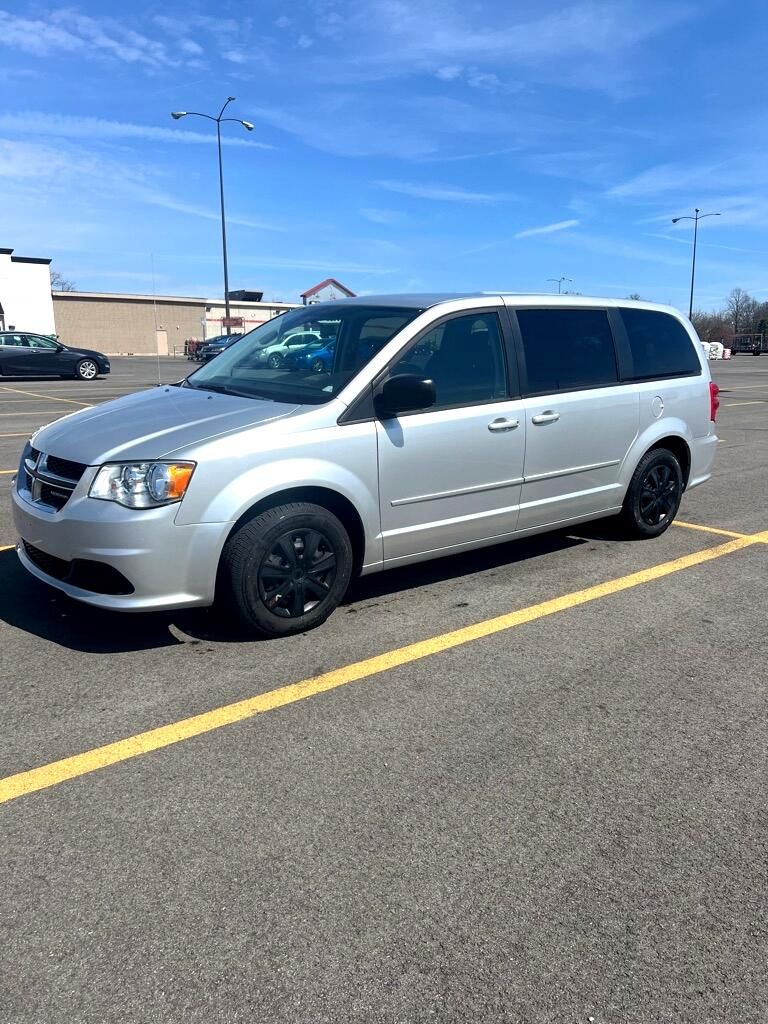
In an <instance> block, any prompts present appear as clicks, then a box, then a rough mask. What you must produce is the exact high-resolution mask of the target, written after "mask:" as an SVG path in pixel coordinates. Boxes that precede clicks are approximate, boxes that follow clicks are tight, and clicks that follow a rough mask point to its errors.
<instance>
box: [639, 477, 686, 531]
mask: <svg viewBox="0 0 768 1024" xmlns="http://www.w3.org/2000/svg"><path fill="white" fill-rule="evenodd" d="M677 490H678V482H677V479H676V477H675V474H674V473H673V472H672V469H671V467H670V466H667V465H664V464H662V465H660V466H653V467H652V468H651V469H649V470H648V472H647V473H646V474H645V476H644V477H643V480H642V483H641V485H640V500H639V507H640V515H641V517H642V520H643V522H644V523H647V525H648V526H658V525H659V523H661V522H662V521H663V520H664V519H666V518H667V517H668V516H669V514H670V513H671V512H672V510H673V509H674V508H675V507H676V504H677Z"/></svg>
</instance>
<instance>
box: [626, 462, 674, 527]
mask: <svg viewBox="0 0 768 1024" xmlns="http://www.w3.org/2000/svg"><path fill="white" fill-rule="evenodd" d="M682 497H683V471H682V469H681V468H680V463H679V462H678V461H677V459H676V458H675V456H674V455H673V454H672V452H671V451H669V450H668V449H666V448H655V449H652V450H651V451H649V452H646V454H645V455H644V456H643V457H642V459H641V460H640V462H639V464H638V467H637V469H636V470H635V472H634V474H633V475H632V480H631V481H630V484H629V488H628V489H627V496H626V498H625V499H624V507H623V508H622V510H621V514H620V515H619V517H618V518H619V523H620V529H621V532H622V533H623V534H624V535H625V536H627V537H632V538H641V539H650V538H651V537H659V536H660V535H661V534H662V533H664V531H665V530H667V529H668V528H669V527H670V526H671V524H672V522H673V520H674V518H675V516H676V515H677V510H678V508H679V507H680V501H681V499H682Z"/></svg>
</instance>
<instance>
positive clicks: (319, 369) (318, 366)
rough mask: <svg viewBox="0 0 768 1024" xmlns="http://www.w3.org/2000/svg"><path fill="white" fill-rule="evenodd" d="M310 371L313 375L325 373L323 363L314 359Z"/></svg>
mask: <svg viewBox="0 0 768 1024" xmlns="http://www.w3.org/2000/svg"><path fill="white" fill-rule="evenodd" d="M312 370H313V371H314V372H315V373H325V363H324V362H323V360H322V359H315V361H314V362H313V363H312Z"/></svg>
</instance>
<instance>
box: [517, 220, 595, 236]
mask: <svg viewBox="0 0 768 1024" xmlns="http://www.w3.org/2000/svg"><path fill="white" fill-rule="evenodd" d="M578 224H579V222H578V221H577V220H559V221H557V222H556V223H555V224H542V226H541V227H539V228H526V229H525V231H518V232H517V234H516V235H515V236H514V237H515V238H531V236H532V235H551V234H554V232H555V231H567V230H568V228H575V227H577V226H578Z"/></svg>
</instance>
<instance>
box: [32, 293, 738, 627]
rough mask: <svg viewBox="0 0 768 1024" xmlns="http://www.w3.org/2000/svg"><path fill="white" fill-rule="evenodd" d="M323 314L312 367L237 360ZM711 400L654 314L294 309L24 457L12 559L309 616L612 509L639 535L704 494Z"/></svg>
mask: <svg viewBox="0 0 768 1024" xmlns="http://www.w3.org/2000/svg"><path fill="white" fill-rule="evenodd" d="M319 320H322V323H323V332H324V340H325V341H326V342H327V343H328V344H329V345H331V344H332V346H333V348H332V351H333V355H332V362H331V363H329V365H328V368H327V370H325V371H323V372H318V371H317V370H316V369H313V368H310V367H307V366H302V365H301V364H299V365H298V366H296V367H294V368H290V369H289V368H285V367H283V368H273V367H270V366H268V365H264V364H263V363H262V362H261V360H260V358H259V354H260V353H261V352H262V351H263V350H264V349H267V348H269V347H271V346H275V345H276V344H279V342H280V339H281V338H282V337H284V336H285V335H290V334H293V333H295V332H296V330H297V329H301V327H302V326H303V325H305V324H306V323H310V322H311V323H316V322H318V321H319ZM717 404H718V402H717V387H716V386H715V385H714V384H712V383H711V381H710V375H709V368H708V365H707V361H706V360H705V358H704V355H703V351H702V347H701V345H700V344H699V342H698V339H697V338H696V335H695V332H694V330H693V328H692V327H691V325H690V323H689V322H688V321H687V320H684V319H683V318H682V317H681V316H680V314H678V313H677V312H676V311H675V310H673V309H669V308H666V307H661V306H654V305H651V304H649V303H641V302H622V301H615V300H610V299H589V298H581V297H579V298H576V297H573V296H570V295H568V296H566V295H564V296H562V297H559V296H555V297H546V298H543V297H541V296H520V295H485V294H483V295H467V296H461V297H456V296H427V295H417V296H413V295H398V296H387V297H384V298H371V297H367V298H359V299H350V300H344V301H340V302H335V303H327V304H323V305H318V306H312V307H308V308H301V309H296V310H294V311H292V312H290V313H286V314H284V315H283V316H281V317H278V318H277V319H275V320H272V321H270V322H269V323H267V324H264V325H263V326H261V327H259V328H257V329H256V330H254V331H252V332H251V333H250V334H247V335H245V336H243V337H242V338H241V339H239V340H238V341H236V342H235V344H234V345H232V346H230V347H229V348H228V349H227V350H226V351H225V352H223V353H222V354H221V355H220V356H218V357H217V358H216V359H215V360H214V361H212V362H211V363H209V364H208V365H206V366H203V367H201V368H200V369H198V370H196V371H195V372H194V373H192V374H191V375H190V376H189V377H188V378H187V379H186V380H183V381H180V382H178V383H176V384H172V385H168V386H162V387H159V388H154V389H152V390H150V391H144V392H141V393H138V394H133V395H129V396H127V397H125V398H119V399H117V400H116V401H113V402H108V403H105V404H103V405H99V406H97V407H95V408H91V409H86V410H83V411H81V412H76V413H74V414H73V415H70V416H66V417H64V418H63V419H61V420H58V421H56V422H55V423H52V424H50V425H49V426H47V427H44V428H42V429H41V430H39V431H38V432H37V433H36V434H35V435H34V436H33V437H32V438H31V440H30V441H29V443H28V444H27V446H26V448H25V450H24V453H23V456H22V459H21V464H20V467H19V473H18V477H17V481H16V486H15V487H14V489H13V507H14V517H15V522H16V527H17V529H18V532H19V534H20V536H21V541H20V543H19V545H18V554H19V558H20V559H21V561H22V562H23V564H24V565H25V566H26V568H27V569H28V570H29V571H30V572H31V573H33V574H34V575H35V576H37V577H39V578H40V579H42V580H45V581H46V582H47V583H49V584H51V585H52V586H54V587H58V588H59V589H60V590H63V591H64V592H65V593H67V594H69V595H71V596H72V597H75V598H78V599H79V600H81V601H86V602H88V603H90V604H93V605H98V606H100V607H103V608H112V609H124V610H129V611H142V610H147V609H157V608H181V607H189V606H199V605H210V604H212V603H213V602H214V601H217V602H223V603H225V604H228V605H229V606H230V608H231V609H232V610H233V612H234V614H235V615H236V616H237V618H238V619H239V620H240V621H242V622H243V623H244V624H245V625H246V626H247V627H248V628H249V629H251V630H252V631H254V632H257V633H262V634H267V635H273V636H276V635H284V634H288V633H296V632H300V631H303V630H306V629H309V628H311V627H313V626H316V625H318V624H319V623H321V622H323V621H324V619H325V618H326V617H327V616H328V615H329V614H330V613H331V612H332V611H333V609H334V608H335V607H336V606H337V605H338V604H339V602H340V601H341V600H342V598H343V596H344V593H345V591H346V589H347V586H348V584H349V582H350V580H351V578H352V577H353V576H354V575H355V574H356V573H363V574H364V573H371V572H376V571H378V570H380V569H386V568H389V567H391V566H399V565H406V564H409V563H414V562H420V561H423V560H424V559H428V558H434V557H436V556H440V555H446V554H451V553H454V552H459V551H466V550H468V549H470V548H476V547H481V546H483V545H489V544H496V543H499V542H501V541H508V540H511V539H513V538H516V537H524V536H527V535H530V534H534V533H539V532H542V531H545V530H553V529H558V528H561V527H564V526H570V525H572V524H576V523H581V522H585V521H587V520H592V519H598V518H601V517H607V516H616V517H618V518H619V520H620V521H621V523H622V524H623V526H624V528H625V529H626V530H627V531H628V532H629V533H630V534H632V535H635V536H640V537H656V536H658V535H659V534H661V533H662V532H663V531H664V530H666V528H667V527H668V526H669V524H670V523H671V522H672V520H673V518H674V516H675V514H676V512H677V508H678V505H679V503H680V499H681V496H682V493H683V491H684V490H685V488H690V487H694V486H696V485H698V484H701V483H703V482H704V481H705V480H707V479H708V477H709V475H710V471H711V468H712V462H713V458H714V453H715V449H716V446H717V437H716V435H715V427H714V419H715V414H716V410H717Z"/></svg>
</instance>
